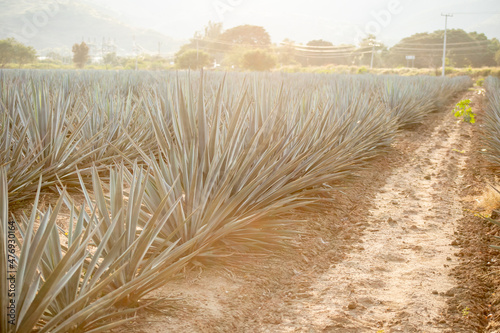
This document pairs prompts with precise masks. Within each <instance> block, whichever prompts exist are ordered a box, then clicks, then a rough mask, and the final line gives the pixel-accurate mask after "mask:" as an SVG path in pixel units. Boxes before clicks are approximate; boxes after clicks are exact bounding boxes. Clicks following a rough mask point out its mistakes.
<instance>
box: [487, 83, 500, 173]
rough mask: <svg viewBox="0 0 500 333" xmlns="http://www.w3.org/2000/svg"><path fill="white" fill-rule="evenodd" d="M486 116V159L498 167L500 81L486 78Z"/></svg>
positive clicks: (499, 149) (499, 159) (499, 157)
mask: <svg viewBox="0 0 500 333" xmlns="http://www.w3.org/2000/svg"><path fill="white" fill-rule="evenodd" d="M485 88H486V104H487V105H486V115H485V131H484V132H485V133H484V141H485V145H486V147H487V150H486V151H487V154H488V157H489V158H490V160H491V161H492V162H494V163H495V164H496V165H500V79H498V78H495V77H492V76H490V77H488V78H487V79H486V80H485Z"/></svg>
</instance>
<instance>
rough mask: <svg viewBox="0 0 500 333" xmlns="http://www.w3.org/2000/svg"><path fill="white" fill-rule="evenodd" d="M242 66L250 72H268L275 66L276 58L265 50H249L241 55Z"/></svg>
mask: <svg viewBox="0 0 500 333" xmlns="http://www.w3.org/2000/svg"><path fill="white" fill-rule="evenodd" d="M242 65H243V68H245V69H249V70H252V71H261V72H262V71H268V70H270V69H271V68H273V67H274V66H276V58H275V57H274V55H273V54H271V53H269V52H267V51H266V50H261V49H257V50H250V51H247V52H245V53H244V54H243V60H242Z"/></svg>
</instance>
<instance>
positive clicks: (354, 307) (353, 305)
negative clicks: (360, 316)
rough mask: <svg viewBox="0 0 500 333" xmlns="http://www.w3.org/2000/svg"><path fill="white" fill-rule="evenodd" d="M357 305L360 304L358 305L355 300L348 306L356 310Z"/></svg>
mask: <svg viewBox="0 0 500 333" xmlns="http://www.w3.org/2000/svg"><path fill="white" fill-rule="evenodd" d="M357 307H358V305H357V304H356V303H355V302H351V303H349V305H348V306H347V308H348V309H349V310H354V309H356V308H357Z"/></svg>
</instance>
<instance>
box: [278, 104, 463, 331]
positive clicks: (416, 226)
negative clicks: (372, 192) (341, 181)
mask: <svg viewBox="0 0 500 333" xmlns="http://www.w3.org/2000/svg"><path fill="white" fill-rule="evenodd" d="M461 128H462V127H461V126H460V124H458V123H457V121H456V119H455V118H453V116H452V115H451V112H450V113H447V114H446V115H445V116H444V117H443V118H442V121H441V123H440V124H438V126H436V127H435V129H434V131H433V133H432V135H431V136H430V137H428V138H427V139H425V140H424V141H422V142H421V143H420V146H419V148H418V149H417V150H415V151H414V153H413V154H412V155H413V156H412V157H411V159H410V162H409V163H406V164H405V165H404V166H401V167H399V168H396V169H394V170H393V172H392V174H391V176H390V177H389V178H388V179H387V182H386V185H385V186H384V187H383V188H382V189H381V190H380V192H379V193H378V194H377V196H376V198H375V199H374V207H375V208H374V209H372V210H371V211H370V214H369V217H368V218H367V222H366V229H365V232H364V235H363V236H362V238H361V245H362V246H361V247H358V248H355V249H354V250H353V251H352V252H351V253H349V254H348V257H347V258H346V260H344V261H342V262H340V263H339V264H337V265H335V266H333V267H331V268H330V269H329V270H328V271H327V272H326V273H324V274H323V275H322V276H320V277H319V278H318V280H317V281H316V282H315V283H313V284H312V286H311V289H310V292H311V294H312V297H310V298H308V299H300V300H298V302H296V303H294V304H292V307H291V308H290V313H291V315H289V316H287V318H284V320H283V323H282V324H281V325H280V326H279V327H275V328H274V331H281V332H309V331H324V332H384V333H389V332H428V333H430V332H443V331H445V330H446V328H447V327H448V326H447V325H446V322H445V320H444V319H443V318H444V317H443V313H444V312H445V311H446V308H447V304H446V301H447V297H449V296H453V294H454V287H455V281H454V279H453V278H452V277H451V276H450V275H449V273H450V271H451V268H452V266H454V265H455V260H454V259H453V258H455V256H454V254H455V253H456V251H457V249H456V248H455V246H452V245H451V244H452V242H453V234H454V232H455V227H456V221H457V220H458V219H460V218H461V217H462V216H463V214H462V207H461V204H460V196H459V186H460V178H461V177H462V175H461V172H462V170H463V168H464V166H465V155H464V154H463V153H462V150H463V149H469V147H468V141H465V140H464V138H463V136H462V134H461V131H462V130H461Z"/></svg>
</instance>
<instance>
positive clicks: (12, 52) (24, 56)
mask: <svg viewBox="0 0 500 333" xmlns="http://www.w3.org/2000/svg"><path fill="white" fill-rule="evenodd" d="M35 60H36V50H35V49H34V48H33V47H31V46H26V45H24V44H22V43H20V42H18V41H16V40H15V39H14V38H8V39H4V40H0V65H1V67H2V68H3V67H5V65H6V64H7V63H17V64H19V67H20V66H21V65H23V64H26V63H28V62H32V61H35Z"/></svg>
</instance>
